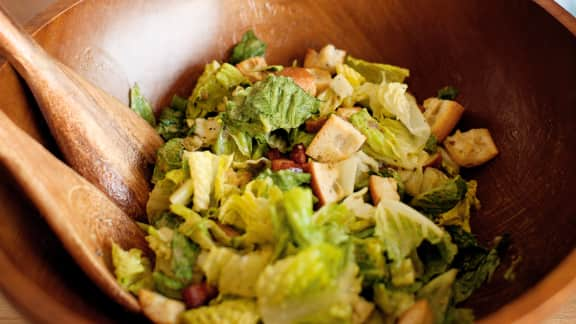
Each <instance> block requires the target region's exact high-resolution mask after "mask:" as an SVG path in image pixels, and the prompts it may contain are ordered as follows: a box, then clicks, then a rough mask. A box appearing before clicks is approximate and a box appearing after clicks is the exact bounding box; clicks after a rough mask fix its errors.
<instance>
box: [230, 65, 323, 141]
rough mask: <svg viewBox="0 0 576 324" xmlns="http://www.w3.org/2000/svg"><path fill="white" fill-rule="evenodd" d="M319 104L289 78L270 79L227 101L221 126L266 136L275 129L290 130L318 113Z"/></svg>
mask: <svg viewBox="0 0 576 324" xmlns="http://www.w3.org/2000/svg"><path fill="white" fill-rule="evenodd" d="M318 106H319V101H318V100H317V99H316V98H314V97H312V96H310V95H309V94H308V93H306V92H305V91H304V90H302V88H300V87H299V86H298V85H296V83H294V81H293V80H292V79H291V78H287V77H283V76H269V77H268V78H267V79H266V80H264V81H260V82H257V83H255V84H254V85H253V86H252V87H250V88H248V89H246V91H244V92H243V93H240V94H238V96H237V97H236V99H235V100H234V101H229V102H228V107H227V111H226V114H225V115H224V124H225V125H226V126H227V127H229V128H230V130H231V132H232V133H235V132H243V133H247V134H248V135H250V136H265V135H266V134H268V133H270V132H272V131H274V130H276V129H284V130H290V129H292V128H297V127H298V126H300V125H301V124H303V123H304V122H305V121H306V120H307V119H308V118H310V117H311V116H312V115H314V114H316V113H318Z"/></svg>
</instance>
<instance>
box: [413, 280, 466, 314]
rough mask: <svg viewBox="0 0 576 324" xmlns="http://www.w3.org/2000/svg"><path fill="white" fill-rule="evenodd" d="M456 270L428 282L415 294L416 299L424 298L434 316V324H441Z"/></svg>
mask: <svg viewBox="0 0 576 324" xmlns="http://www.w3.org/2000/svg"><path fill="white" fill-rule="evenodd" d="M457 272H458V271H457V270H456V269H451V270H449V271H446V272H444V273H443V274H441V275H439V276H438V277H436V278H434V279H432V280H431V281H430V282H428V283H427V284H426V285H425V286H424V287H422V289H420V290H419V291H418V293H417V297H418V299H422V298H425V299H427V300H428V303H430V308H431V309H432V313H433V314H434V323H443V322H444V319H445V316H446V310H447V309H448V306H449V305H450V302H451V300H452V286H453V285H454V280H455V279H456V273H457Z"/></svg>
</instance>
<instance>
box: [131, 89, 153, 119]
mask: <svg viewBox="0 0 576 324" xmlns="http://www.w3.org/2000/svg"><path fill="white" fill-rule="evenodd" d="M130 108H131V109H132V110H134V112H136V113H137V114H138V115H139V116H140V117H142V119H144V120H145V121H147V122H148V124H150V126H152V127H155V126H156V117H154V111H153V110H152V106H151V105H150V103H149V102H148V100H146V98H145V97H144V96H143V95H142V93H141V92H140V87H139V86H138V84H137V83H136V84H134V86H133V87H132V88H131V89H130Z"/></svg>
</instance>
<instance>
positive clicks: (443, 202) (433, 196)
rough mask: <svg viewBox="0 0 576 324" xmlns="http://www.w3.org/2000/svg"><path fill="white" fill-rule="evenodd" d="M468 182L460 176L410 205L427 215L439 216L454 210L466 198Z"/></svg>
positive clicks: (414, 200) (431, 190)
mask: <svg viewBox="0 0 576 324" xmlns="http://www.w3.org/2000/svg"><path fill="white" fill-rule="evenodd" d="M466 191H467V186H466V181H464V180H463V179H462V178H461V177H460V176H456V178H454V179H451V180H449V181H446V182H445V183H444V184H442V185H440V186H438V187H436V188H432V189H430V190H428V191H425V192H423V193H421V194H419V195H418V196H416V197H414V199H412V201H411V202H410V205H411V206H413V207H414V208H416V209H418V210H420V211H422V212H423V213H425V214H427V215H437V214H441V213H444V212H447V211H449V210H450V209H452V208H454V207H455V206H456V205H457V204H458V203H459V202H460V201H462V199H463V198H464V197H465V195H466Z"/></svg>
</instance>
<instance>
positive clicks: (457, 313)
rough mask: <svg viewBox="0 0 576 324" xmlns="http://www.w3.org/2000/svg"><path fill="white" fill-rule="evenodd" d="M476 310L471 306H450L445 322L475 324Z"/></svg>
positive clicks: (447, 323) (450, 323) (448, 323)
mask: <svg viewBox="0 0 576 324" xmlns="http://www.w3.org/2000/svg"><path fill="white" fill-rule="evenodd" d="M473 323H474V311H473V310H472V309H470V308H455V307H449V308H448V310H447V311H446V317H445V319H444V324H473Z"/></svg>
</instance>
